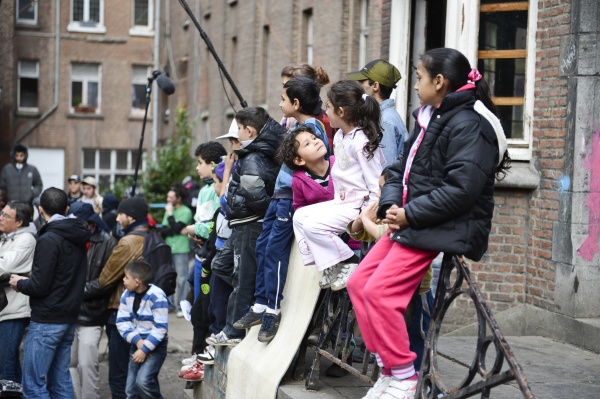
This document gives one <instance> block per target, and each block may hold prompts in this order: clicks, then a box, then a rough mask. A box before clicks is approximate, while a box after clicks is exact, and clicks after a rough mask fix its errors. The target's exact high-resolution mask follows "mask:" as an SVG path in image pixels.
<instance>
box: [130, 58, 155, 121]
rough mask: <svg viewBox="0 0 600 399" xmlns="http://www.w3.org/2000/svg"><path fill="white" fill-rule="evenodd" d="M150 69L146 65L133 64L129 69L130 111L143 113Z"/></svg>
mask: <svg viewBox="0 0 600 399" xmlns="http://www.w3.org/2000/svg"><path fill="white" fill-rule="evenodd" d="M149 74H150V69H149V68H148V67H147V66H146V65H134V66H133V67H132V70H131V113H132V114H142V115H143V114H144V110H145V109H146V84H147V83H148V76H149Z"/></svg>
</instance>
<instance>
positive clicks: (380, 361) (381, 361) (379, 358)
mask: <svg viewBox="0 0 600 399" xmlns="http://www.w3.org/2000/svg"><path fill="white" fill-rule="evenodd" d="M373 354H374V355H375V360H376V361H377V365H378V366H379V367H380V368H382V367H383V360H381V356H379V353H373Z"/></svg>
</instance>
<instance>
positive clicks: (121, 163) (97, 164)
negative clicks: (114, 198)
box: [82, 149, 146, 193]
mask: <svg viewBox="0 0 600 399" xmlns="http://www.w3.org/2000/svg"><path fill="white" fill-rule="evenodd" d="M136 157H137V150H109V149H84V150H83V157H82V159H83V168H82V174H83V176H94V177H95V178H96V180H97V181H98V185H99V186H100V192H101V193H105V192H106V191H107V190H111V189H113V188H114V184H115V182H116V181H119V180H125V179H127V178H130V177H133V175H134V173H135V162H136ZM145 169H146V162H145V160H144V157H143V156H142V162H141V165H140V171H139V174H141V173H142V171H144V170H145Z"/></svg>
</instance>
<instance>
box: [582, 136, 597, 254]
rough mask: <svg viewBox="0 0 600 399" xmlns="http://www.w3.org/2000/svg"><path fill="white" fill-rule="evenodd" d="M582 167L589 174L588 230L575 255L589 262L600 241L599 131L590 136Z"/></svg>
mask: <svg viewBox="0 0 600 399" xmlns="http://www.w3.org/2000/svg"><path fill="white" fill-rule="evenodd" d="M584 165H585V167H586V168H587V169H588V170H589V172H590V193H589V197H588V209H589V212H590V215H589V230H588V236H587V237H586V238H585V241H583V244H582V245H581V247H579V249H578V250H577V253H578V254H579V256H581V257H582V258H583V259H585V260H587V261H591V260H592V259H594V256H595V255H596V254H597V253H598V252H600V248H598V239H600V129H597V130H596V131H595V132H594V134H593V136H592V151H591V152H590V154H589V155H588V157H587V159H586V161H585V164H584Z"/></svg>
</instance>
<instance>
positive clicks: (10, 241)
mask: <svg viewBox="0 0 600 399" xmlns="http://www.w3.org/2000/svg"><path fill="white" fill-rule="evenodd" d="M35 235H36V230H35V226H34V225H33V223H29V226H27V227H21V228H20V229H18V230H17V231H15V232H14V234H9V235H3V236H2V237H1V238H0V275H3V274H5V273H6V274H13V273H15V274H26V273H29V272H31V264H32V263H33V251H34V250H35ZM0 291H3V294H4V295H6V299H7V300H8V305H6V307H5V308H4V309H3V310H2V311H0V322H2V321H6V320H13V319H21V318H24V317H29V316H30V315H31V309H30V308H29V298H28V297H27V296H26V295H23V294H22V293H20V292H17V291H15V290H13V289H12V288H10V287H0Z"/></svg>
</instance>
